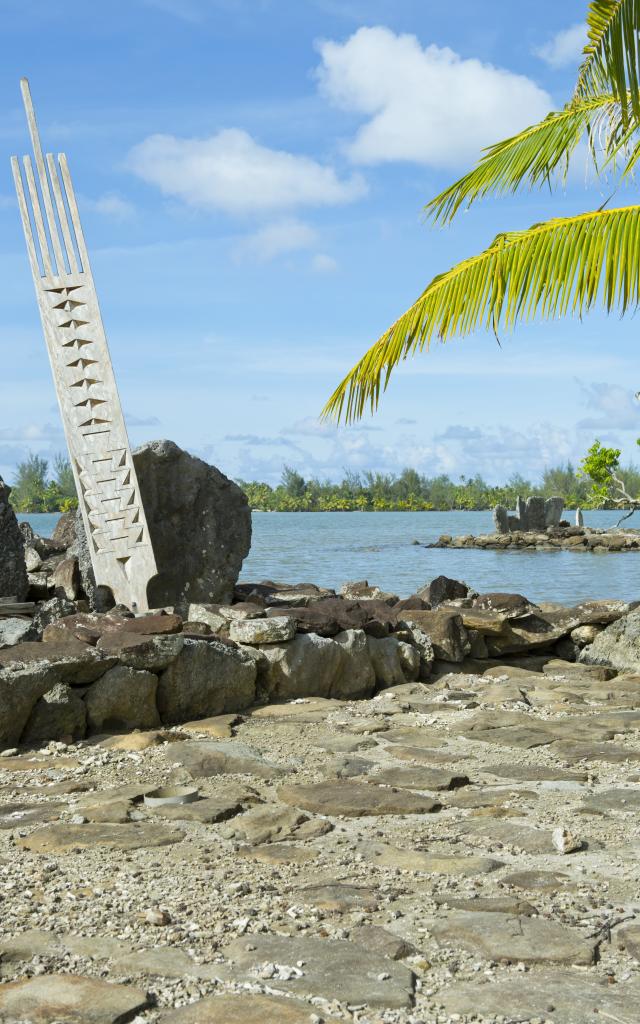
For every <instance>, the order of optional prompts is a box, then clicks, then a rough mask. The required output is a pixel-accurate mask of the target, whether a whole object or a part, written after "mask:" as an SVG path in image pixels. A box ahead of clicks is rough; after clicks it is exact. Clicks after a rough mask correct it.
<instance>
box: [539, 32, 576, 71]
mask: <svg viewBox="0 0 640 1024" xmlns="http://www.w3.org/2000/svg"><path fill="white" fill-rule="evenodd" d="M586 42H587V26H586V25H585V24H584V23H583V22H579V23H578V24H577V25H571V27H570V28H565V29H562V31H560V32H556V34H555V35H554V36H551V38H550V39H548V40H547V42H546V43H544V44H543V45H542V46H538V47H536V48H535V49H534V51H533V52H534V54H535V55H536V57H539V58H540V60H543V61H544V62H545V64H548V65H549V67H550V68H554V70H557V69H558V68H564V67H567V66H568V65H570V64H577V62H578V61H579V59H580V57H581V55H582V50H583V48H584V46H585V44H586Z"/></svg>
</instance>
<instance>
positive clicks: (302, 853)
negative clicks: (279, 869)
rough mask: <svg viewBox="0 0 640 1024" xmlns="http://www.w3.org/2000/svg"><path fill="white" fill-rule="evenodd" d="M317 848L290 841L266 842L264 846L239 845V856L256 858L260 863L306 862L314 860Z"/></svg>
mask: <svg viewBox="0 0 640 1024" xmlns="http://www.w3.org/2000/svg"><path fill="white" fill-rule="evenodd" d="M318 852H319V851H318V850H309V849H307V848H306V847H304V846H293V845H292V844H291V843H267V844H265V845H264V846H241V847H240V849H239V850H238V854H239V856H240V857H243V858H244V859H245V860H257V861H259V862H260V863H261V864H308V863H309V861H312V860H316V858H317V856H318Z"/></svg>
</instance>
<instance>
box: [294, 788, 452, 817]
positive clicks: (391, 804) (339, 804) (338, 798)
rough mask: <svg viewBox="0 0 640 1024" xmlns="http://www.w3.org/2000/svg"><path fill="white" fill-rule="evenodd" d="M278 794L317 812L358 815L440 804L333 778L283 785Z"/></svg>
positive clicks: (407, 811)
mask: <svg viewBox="0 0 640 1024" xmlns="http://www.w3.org/2000/svg"><path fill="white" fill-rule="evenodd" d="M278 795H279V797H280V799H281V800H284V802H285V803H288V804H292V805H293V806H294V807H301V808H302V809H303V810H306V811H312V812H316V813H318V814H328V815H344V816H345V817H348V818H360V817H365V816H368V815H378V814H430V813H431V812H432V811H439V810H440V807H441V804H440V803H438V801H437V800H433V799H432V798H431V797H426V796H417V795H416V794H415V793H410V792H408V791H407V790H401V791H399V792H394V791H393V790H392V789H388V788H386V787H384V786H372V785H370V784H367V783H359V782H350V781H348V780H342V779H339V780H336V781H333V782H316V783H311V784H310V785H303V786H283V787H282V788H281V789H280V792H279V794H278Z"/></svg>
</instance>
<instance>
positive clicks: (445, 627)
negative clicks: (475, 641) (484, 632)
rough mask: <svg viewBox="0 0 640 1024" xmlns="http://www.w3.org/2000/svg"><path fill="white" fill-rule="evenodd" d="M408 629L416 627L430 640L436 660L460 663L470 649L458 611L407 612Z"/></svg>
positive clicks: (440, 609) (441, 609) (446, 609)
mask: <svg viewBox="0 0 640 1024" xmlns="http://www.w3.org/2000/svg"><path fill="white" fill-rule="evenodd" d="M405 621H406V622H407V624H408V625H409V627H411V626H413V625H416V626H418V627H419V628H420V629H421V630H423V632H425V633H426V634H427V636H428V637H429V639H430V640H431V644H432V646H433V651H434V654H435V657H436V658H440V659H441V660H442V661H453V662H460V661H463V660H464V657H465V655H467V654H468V653H469V651H470V649H471V646H470V643H469V636H468V634H467V630H466V629H465V627H464V625H463V622H462V618H461V615H460V612H459V611H458V609H452V608H438V609H437V610H436V611H430V612H421V611H416V612H407V613H406V616H405Z"/></svg>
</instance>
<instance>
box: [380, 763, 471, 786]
mask: <svg viewBox="0 0 640 1024" xmlns="http://www.w3.org/2000/svg"><path fill="white" fill-rule="evenodd" d="M368 781H369V782H372V783H376V784H377V785H380V786H398V787H399V788H400V789H428V790H435V791H437V790H444V789H458V788H459V787H460V786H467V785H468V784H469V778H468V776H467V775H462V774H461V773H460V772H449V771H445V770H444V769H442V768H384V769H383V770H382V771H381V772H377V773H376V774H375V775H372V776H371V777H370V778H369V779H368Z"/></svg>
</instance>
